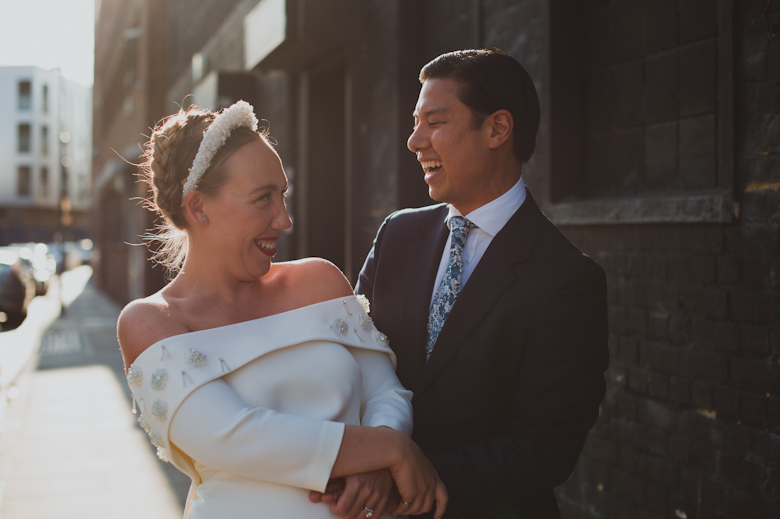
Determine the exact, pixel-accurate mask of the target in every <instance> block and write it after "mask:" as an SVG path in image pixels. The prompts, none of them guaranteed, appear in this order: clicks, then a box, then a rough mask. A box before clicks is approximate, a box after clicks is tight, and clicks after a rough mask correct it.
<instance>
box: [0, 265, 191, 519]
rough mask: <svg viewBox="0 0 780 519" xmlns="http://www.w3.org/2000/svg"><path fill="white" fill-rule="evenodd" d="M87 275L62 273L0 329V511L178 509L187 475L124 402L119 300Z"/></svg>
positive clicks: (60, 513)
mask: <svg viewBox="0 0 780 519" xmlns="http://www.w3.org/2000/svg"><path fill="white" fill-rule="evenodd" d="M91 274H92V270H91V268H90V267H88V266H81V267H78V268H76V269H73V270H71V271H68V272H66V273H64V274H63V275H62V278H61V281H62V282H61V283H58V282H56V281H55V282H54V283H52V286H51V288H50V290H49V293H48V294H47V295H46V296H42V297H37V298H35V299H34V300H33V302H32V303H31V305H30V309H29V315H28V317H27V319H26V320H25V322H24V323H23V324H22V325H21V326H20V327H19V328H18V329H16V330H9V331H4V332H0V519H22V518H23V519H49V518H52V519H54V518H57V519H64V518H74V519H75V518H80V519H84V518H95V519H97V518H101V519H106V518H117V519H119V518H138V517H144V518H150V519H157V518H160V519H163V518H176V517H181V514H182V509H183V501H184V498H185V496H186V493H187V489H188V487H189V479H188V478H186V477H185V476H183V475H182V474H181V473H179V472H178V471H177V470H176V469H174V468H173V467H172V466H171V465H169V464H165V463H162V462H161V461H159V460H158V459H157V456H156V455H155V453H154V449H153V447H152V446H151V444H150V443H149V440H148V438H147V437H146V434H144V432H143V431H142V430H141V428H140V427H139V426H138V425H137V423H136V421H135V415H133V414H132V413H131V411H130V409H131V400H130V396H129V390H128V388H127V384H126V381H125V377H124V372H123V368H122V358H121V355H120V353H119V350H118V345H117V340H116V319H117V316H118V315H119V310H120V308H119V307H118V306H117V305H116V304H115V303H114V302H112V301H111V300H110V299H108V298H107V297H106V296H105V295H104V294H103V293H101V292H100V291H99V290H97V289H96V288H95V287H94V286H93V285H92V284H91V283H89V279H90V276H91ZM61 305H62V308H64V310H63V312H62V315H60V307H61Z"/></svg>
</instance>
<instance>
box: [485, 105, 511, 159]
mask: <svg viewBox="0 0 780 519" xmlns="http://www.w3.org/2000/svg"><path fill="white" fill-rule="evenodd" d="M514 127H515V120H514V119H513V118H512V114H511V113H509V110H504V109H501V110H496V111H495V112H493V113H492V114H490V115H489V116H488V117H487V118H486V119H485V122H484V126H483V128H484V129H485V131H486V132H489V133H488V147H489V148H490V149H491V150H495V149H497V148H500V147H501V146H503V145H504V144H505V143H506V142H507V141H510V140H511V139H510V137H511V136H512V130H513V129H514Z"/></svg>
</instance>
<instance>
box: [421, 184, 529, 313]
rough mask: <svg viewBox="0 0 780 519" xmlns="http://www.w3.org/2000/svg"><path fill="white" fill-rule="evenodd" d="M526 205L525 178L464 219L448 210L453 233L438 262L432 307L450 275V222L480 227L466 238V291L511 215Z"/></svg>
mask: <svg viewBox="0 0 780 519" xmlns="http://www.w3.org/2000/svg"><path fill="white" fill-rule="evenodd" d="M523 202H525V183H524V182H523V177H520V180H518V181H517V183H516V184H515V185H514V186H512V187H511V188H510V189H509V191H507V192H506V193H504V194H503V195H501V196H499V197H498V198H496V199H495V200H492V201H490V202H488V203H487V204H485V205H483V206H481V207H478V208H476V209H474V210H473V211H471V212H470V213H469V214H467V215H462V214H460V211H458V210H457V209H455V208H454V207H453V206H452V205H450V206H449V209H450V211H449V213H448V214H447V218H446V219H445V223H446V225H447V227H448V228H449V229H450V235H449V236H448V237H447V243H446V244H445V245H444V252H443V253H442V255H441V261H439V270H438V272H437V273H436V282H435V283H434V284H433V292H432V293H431V304H433V298H434V297H435V296H436V291H437V290H438V289H439V285H440V284H441V280H442V278H443V277H444V273H445V272H447V264H448V263H449V261H450V245H451V242H452V228H451V227H450V218H452V217H453V216H465V217H466V218H468V219H469V220H470V221H471V222H472V223H474V224H475V225H476V226H477V228H475V229H472V230H471V232H469V235H468V237H467V238H466V246H465V247H464V248H463V272H462V273H461V282H460V283H461V285H460V286H461V287H465V286H466V282H467V281H468V280H469V277H470V276H471V273H472V272H474V268H475V267H476V266H477V264H478V263H479V260H481V259H482V256H483V255H484V254H485V251H486V250H487V248H488V246H489V245H490V242H492V241H493V238H495V236H496V234H498V232H499V231H500V230H501V229H503V228H504V226H505V225H506V223H507V222H508V221H509V219H510V218H511V217H512V215H513V214H515V212H517V210H518V209H520V206H521V205H523Z"/></svg>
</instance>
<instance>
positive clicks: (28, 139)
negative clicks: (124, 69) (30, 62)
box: [0, 67, 92, 245]
mask: <svg viewBox="0 0 780 519" xmlns="http://www.w3.org/2000/svg"><path fill="white" fill-rule="evenodd" d="M91 143H92V89H91V88H87V87H83V86H81V85H78V84H76V83H73V82H71V81H68V80H66V79H64V78H63V77H62V76H61V75H60V74H59V72H58V71H56V70H54V71H46V70H42V69H40V68H37V67H0V245H3V244H7V243H11V242H26V241H39V242H50V241H59V240H60V239H65V240H73V239H80V238H86V237H88V235H89V232H90V226H89V212H90V209H91V206H92V202H91V200H92V197H91V193H90V185H91V167H92V166H91V165H92V161H91V159H92V157H91V146H92V144H91Z"/></svg>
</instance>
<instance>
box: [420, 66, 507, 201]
mask: <svg viewBox="0 0 780 519" xmlns="http://www.w3.org/2000/svg"><path fill="white" fill-rule="evenodd" d="M460 87H461V84H460V83H459V82H457V81H455V80H453V79H439V78H436V79H428V80H427V81H425V83H423V86H422V89H421V90H420V98H419V100H418V101H417V106H416V107H415V110H414V131H413V132H412V135H411V136H410V137H409V140H408V141H407V145H408V147H409V149H410V150H411V151H412V152H414V153H415V154H416V155H417V160H418V161H419V162H420V164H421V165H422V168H423V171H424V172H425V182H426V183H427V184H428V193H429V194H430V196H431V198H433V199H434V200H436V201H437V202H446V203H449V204H452V205H453V206H455V208H456V209H458V210H459V211H460V212H461V213H462V214H464V215H465V214H468V213H470V212H471V211H473V210H474V209H476V208H478V207H480V206H482V205H484V204H486V203H487V202H489V201H490V200H491V199H492V198H490V196H491V194H490V193H489V190H488V189H486V185H489V184H490V176H491V172H490V157H489V147H488V138H489V135H490V131H489V129H488V131H485V125H484V124H483V125H481V126H480V127H475V126H474V114H473V112H472V110H471V109H470V108H469V107H468V106H466V105H465V104H463V103H462V102H461V101H460V100H459V99H458V91H459V89H460Z"/></svg>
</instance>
